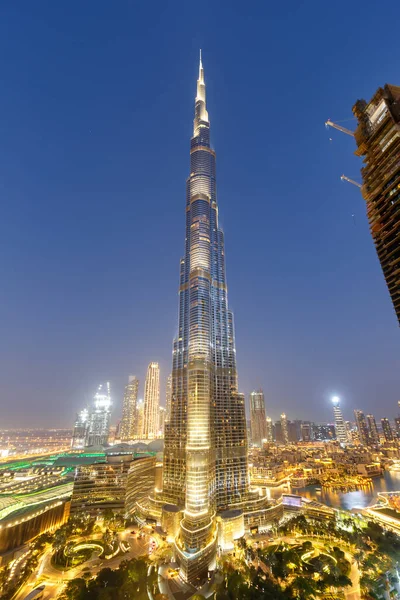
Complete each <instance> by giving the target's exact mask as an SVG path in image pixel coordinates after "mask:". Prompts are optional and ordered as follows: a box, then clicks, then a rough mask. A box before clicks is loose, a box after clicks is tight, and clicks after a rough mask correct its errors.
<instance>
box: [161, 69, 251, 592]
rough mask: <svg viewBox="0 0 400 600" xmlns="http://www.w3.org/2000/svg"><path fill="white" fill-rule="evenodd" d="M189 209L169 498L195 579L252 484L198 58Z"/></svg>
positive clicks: (179, 546) (166, 486)
mask: <svg viewBox="0 0 400 600" xmlns="http://www.w3.org/2000/svg"><path fill="white" fill-rule="evenodd" d="M185 212H186V235H185V240H186V241H185V256H184V257H183V258H182V259H181V261H180V285H179V323H178V335H177V337H176V338H175V340H174V345H173V370H172V402H171V415H170V420H169V422H168V423H166V428H165V449H164V481H163V494H162V498H163V499H164V502H167V503H170V504H175V505H177V506H179V507H183V506H184V507H185V512H184V518H183V520H182V522H181V527H180V532H179V536H178V537H177V539H176V544H175V550H176V556H177V560H178V562H179V565H180V574H181V576H182V577H183V578H184V579H185V580H186V581H189V582H191V583H194V584H196V585H198V584H200V583H202V582H203V581H204V580H205V579H206V578H207V573H208V571H209V569H212V568H213V567H214V564H215V556H216V542H217V527H216V523H215V517H214V514H215V510H217V511H221V510H224V509H226V508H228V507H229V506H230V505H231V504H234V503H240V502H245V501H246V499H247V496H248V484H249V480H248V469H247V436H246V419H245V410H244V397H243V395H242V394H239V392H238V382H237V373H236V352H235V339H234V324H233V314H232V312H231V311H230V310H229V308H228V297H227V283H226V276H225V250H224V234H223V232H222V229H221V228H220V227H219V225H218V206H217V196H216V168H215V152H214V150H212V149H211V147H210V122H209V119H208V113H207V108H206V87H205V82H204V70H203V65H202V62H201V60H200V66H199V78H198V80H197V95H196V100H195V118H194V129H193V137H192V139H191V148H190V175H189V178H188V180H187V194H186V210H185Z"/></svg>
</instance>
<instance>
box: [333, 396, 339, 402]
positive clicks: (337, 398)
mask: <svg viewBox="0 0 400 600" xmlns="http://www.w3.org/2000/svg"><path fill="white" fill-rule="evenodd" d="M332 402H333V404H339V402H340V398H339V396H332Z"/></svg>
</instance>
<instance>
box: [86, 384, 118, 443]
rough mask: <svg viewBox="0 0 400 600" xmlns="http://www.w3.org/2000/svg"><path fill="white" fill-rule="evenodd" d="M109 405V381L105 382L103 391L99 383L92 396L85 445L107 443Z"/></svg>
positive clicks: (109, 415)
mask: <svg viewBox="0 0 400 600" xmlns="http://www.w3.org/2000/svg"><path fill="white" fill-rule="evenodd" d="M111 405H112V403H111V394H110V383H109V382H107V385H106V391H104V392H103V386H102V385H100V386H99V389H98V390H97V392H96V394H95V395H94V397H93V403H92V406H91V409H90V416H89V427H88V434H87V439H86V445H87V446H103V445H105V444H107V442H108V436H109V433H110V418H111Z"/></svg>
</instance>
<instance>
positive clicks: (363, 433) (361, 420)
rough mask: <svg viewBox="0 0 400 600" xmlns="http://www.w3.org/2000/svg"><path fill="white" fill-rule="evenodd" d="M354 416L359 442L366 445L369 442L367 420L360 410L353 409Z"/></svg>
mask: <svg viewBox="0 0 400 600" xmlns="http://www.w3.org/2000/svg"><path fill="white" fill-rule="evenodd" d="M354 417H355V419H356V425H357V430H358V436H359V440H360V444H361V445H362V446H368V445H369V444H370V437H369V431H368V425H367V421H366V419H365V415H364V413H363V411H362V410H355V411H354Z"/></svg>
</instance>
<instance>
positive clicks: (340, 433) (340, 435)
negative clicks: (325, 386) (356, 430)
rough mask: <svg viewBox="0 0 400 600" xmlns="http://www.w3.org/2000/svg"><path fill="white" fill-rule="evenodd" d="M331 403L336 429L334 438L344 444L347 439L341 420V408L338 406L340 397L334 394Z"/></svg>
mask: <svg viewBox="0 0 400 600" xmlns="http://www.w3.org/2000/svg"><path fill="white" fill-rule="evenodd" d="M332 404H333V414H334V417H335V431H336V439H337V440H338V441H339V442H340V443H341V444H346V443H347V441H348V437H347V433H346V426H345V424H344V420H343V414H342V410H341V408H340V398H338V396H334V397H333V398H332Z"/></svg>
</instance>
